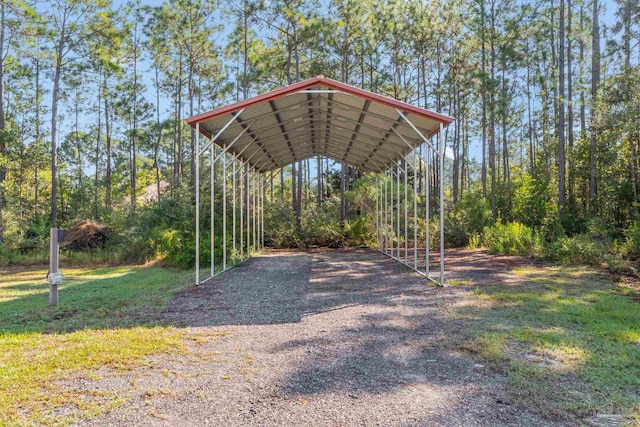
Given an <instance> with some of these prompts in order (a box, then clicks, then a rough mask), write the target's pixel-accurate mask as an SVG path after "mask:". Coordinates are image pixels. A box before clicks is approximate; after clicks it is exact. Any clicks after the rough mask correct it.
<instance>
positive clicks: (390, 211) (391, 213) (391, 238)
mask: <svg viewBox="0 0 640 427" xmlns="http://www.w3.org/2000/svg"><path fill="white" fill-rule="evenodd" d="M389 178H391V179H390V181H391V188H390V189H389V192H390V193H391V197H390V200H391V206H390V207H389V216H390V217H391V231H390V232H389V235H390V242H389V243H390V246H389V249H390V250H391V257H392V258H393V253H394V249H395V246H394V243H393V234H394V233H395V228H394V227H393V216H394V215H393V167H392V168H391V170H390V171H389Z"/></svg>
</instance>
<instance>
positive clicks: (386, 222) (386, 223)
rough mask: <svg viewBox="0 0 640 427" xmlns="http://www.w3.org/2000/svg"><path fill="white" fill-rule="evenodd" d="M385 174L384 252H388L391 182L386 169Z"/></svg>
mask: <svg viewBox="0 0 640 427" xmlns="http://www.w3.org/2000/svg"><path fill="white" fill-rule="evenodd" d="M386 175H387V176H386V177H385V178H386V179H385V180H384V253H385V254H388V253H389V200H390V197H389V191H390V189H391V183H390V180H389V176H390V173H389V171H388V170H387V174H386Z"/></svg>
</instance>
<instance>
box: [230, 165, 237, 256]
mask: <svg viewBox="0 0 640 427" xmlns="http://www.w3.org/2000/svg"><path fill="white" fill-rule="evenodd" d="M231 161H232V162H233V164H232V173H233V180H232V183H231V188H232V191H231V194H232V195H233V196H232V197H233V253H232V254H231V256H232V258H231V261H232V263H234V261H235V258H236V253H237V250H236V175H237V172H236V162H237V160H236V159H235V158H232V159H231Z"/></svg>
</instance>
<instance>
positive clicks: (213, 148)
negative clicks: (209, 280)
mask: <svg viewBox="0 0 640 427" xmlns="http://www.w3.org/2000/svg"><path fill="white" fill-rule="evenodd" d="M209 156H210V157H211V177H210V179H209V187H210V188H209V195H210V197H211V218H209V222H210V223H211V226H210V228H211V231H210V233H209V252H210V253H211V256H210V259H209V263H210V265H211V273H210V274H209V276H210V277H213V276H215V274H216V270H215V269H216V261H215V256H214V255H215V242H216V233H215V231H216V225H215V216H216V209H215V208H216V197H215V195H216V187H215V177H216V174H215V171H216V160H217V159H216V146H215V144H211V148H210V149H209Z"/></svg>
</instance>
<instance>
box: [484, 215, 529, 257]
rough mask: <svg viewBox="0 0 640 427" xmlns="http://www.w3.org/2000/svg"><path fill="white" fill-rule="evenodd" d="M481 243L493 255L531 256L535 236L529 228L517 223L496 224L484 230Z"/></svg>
mask: <svg viewBox="0 0 640 427" xmlns="http://www.w3.org/2000/svg"><path fill="white" fill-rule="evenodd" d="M482 243H483V245H484V246H486V247H487V248H489V252H491V253H493V254H502V255H521V256H532V255H533V254H534V253H535V246H536V236H535V233H534V232H533V230H532V229H531V228H529V227H527V226H526V225H524V224H521V223H519V222H510V223H508V224H502V223H500V222H498V223H497V224H496V225H494V226H491V227H486V228H485V229H484V231H483V233H482Z"/></svg>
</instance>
